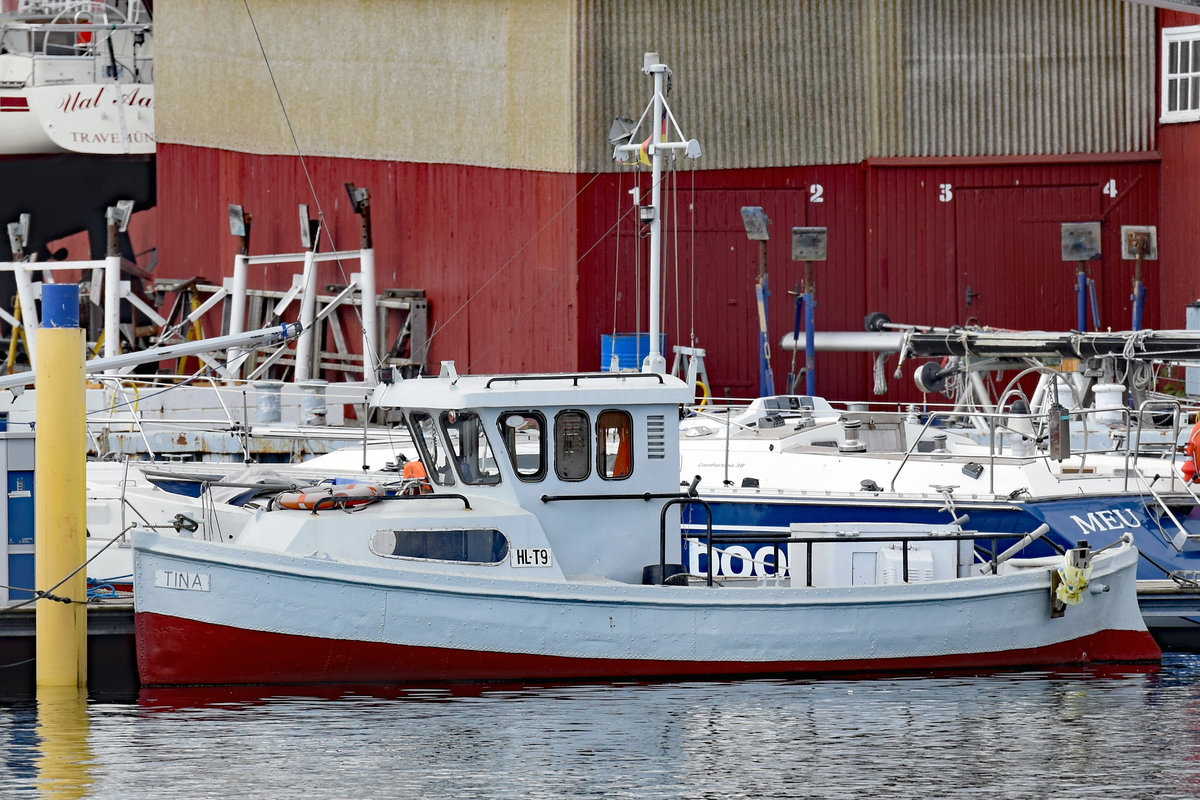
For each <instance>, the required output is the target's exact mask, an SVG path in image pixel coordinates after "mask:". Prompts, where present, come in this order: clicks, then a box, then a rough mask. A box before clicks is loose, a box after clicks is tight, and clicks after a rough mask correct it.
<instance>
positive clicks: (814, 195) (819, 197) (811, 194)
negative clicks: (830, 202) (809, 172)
mask: <svg viewBox="0 0 1200 800" xmlns="http://www.w3.org/2000/svg"><path fill="white" fill-rule="evenodd" d="M808 202H810V203H824V202H825V187H824V186H822V185H821V184H819V183H813V184H809V187H808Z"/></svg>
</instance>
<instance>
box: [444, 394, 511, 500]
mask: <svg viewBox="0 0 1200 800" xmlns="http://www.w3.org/2000/svg"><path fill="white" fill-rule="evenodd" d="M441 420H442V432H443V433H445V434H446V441H447V442H448V443H449V446H450V451H451V455H452V456H453V458H454V466H455V467H456V468H457V469H458V475H459V477H460V478H462V481H463V483H466V484H469V485H472V486H488V485H492V484H496V483H499V482H500V470H499V469H498V468H497V466H496V459H495V458H494V457H493V456H492V447H491V445H490V444H488V438H487V434H486V433H485V432H484V426H483V420H481V419H480V418H479V415H478V414H476V413H475V412H473V411H443V412H442V417H441Z"/></svg>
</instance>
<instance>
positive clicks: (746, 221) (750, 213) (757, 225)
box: [742, 206, 771, 242]
mask: <svg viewBox="0 0 1200 800" xmlns="http://www.w3.org/2000/svg"><path fill="white" fill-rule="evenodd" d="M770 224H771V220H770V218H769V217H767V212H765V211H763V210H762V206H742V225H744V226H745V227H746V238H747V239H749V240H750V241H752V242H765V241H767V240H768V239H770V238H771V234H770V233H769V232H768V231H767V226H768V225H770Z"/></svg>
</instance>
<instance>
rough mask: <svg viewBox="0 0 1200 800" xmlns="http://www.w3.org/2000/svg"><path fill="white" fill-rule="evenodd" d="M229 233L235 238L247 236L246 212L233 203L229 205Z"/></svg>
mask: <svg viewBox="0 0 1200 800" xmlns="http://www.w3.org/2000/svg"><path fill="white" fill-rule="evenodd" d="M229 232H230V233H231V234H233V235H234V236H245V235H246V212H245V210H244V209H243V208H242V207H241V206H239V205H235V204H233V203H230V204H229Z"/></svg>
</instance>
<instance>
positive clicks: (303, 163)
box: [242, 0, 432, 373]
mask: <svg viewBox="0 0 1200 800" xmlns="http://www.w3.org/2000/svg"><path fill="white" fill-rule="evenodd" d="M242 4H243V5H244V6H245V7H246V16H247V18H249V20H250V27H251V28H252V29H253V30H254V39H255V41H257V42H258V50H259V52H260V53H262V57H263V65H264V66H266V68H267V75H268V76H270V78H271V87H272V88H273V89H274V91H275V99H276V100H278V101H279V109H280V110H281V111H282V112H283V120H284V122H285V123H286V124H287V129H288V134H289V135H290V136H291V137H292V145H293V146H294V147H295V148H296V156H297V158H299V160H300V168H301V170H302V171H303V172H304V179H305V181H306V182H307V183H308V191H309V194H311V195H312V199H313V203H314V204H315V205H316V207H317V219H318V221H319V222H320V223H321V232H322V233H324V234H325V240H326V241H327V242H329V247H330V249H331V250H332V251H333V252H334V253H337V251H338V250H337V244H336V243H335V242H334V240H333V234H332V233H331V232H330V230H329V226H328V225H327V224H326V223H325V209H324V208H323V207H322V206H321V199H320V197H318V196H317V187H316V185H315V184H314V183H313V179H312V173H310V172H309V169H308V161H307V160H306V159H305V157H304V152H303V151H302V150H301V149H300V140H299V138H297V136H296V129H295V127H294V126H293V125H292V118H291V115H289V114H288V110H287V104H286V103H284V101H283V93H282V92H280V90H279V82H278V81H277V80H276V79H275V70H273V69H272V68H271V59H270V58H269V57H268V56H267V50H266V47H265V46H264V45H263V40H262V36H261V35H260V34H259V32H258V24H257V23H256V22H255V20H254V14H253V13H252V12H251V11H250V0H242ZM333 261H334V264H336V265H337V270H338V274H339V275H341V278H342V282H343V283H346V284H349V283H350V279H349V276H347V275H346V267H345V264H343V263H342V259H341V257H340V256H335V257H334V259H333ZM317 271H318V265H316V264H314V265H313V271H312V275H311V276H310V278H311V280H313V281H316V280H317ZM307 288H308V287H305V289H306V290H307ZM350 308H351V311H352V312H353V314H354V318H355V320H356V321H357V322H358V327H359V333H361V334H363V335H364V336H365V334H366V324H365V323H364V322H363V318H362V311H361V309H360V308H359V307H358V306H356V305H354V304H351V305H350ZM311 335H313V336H314V337H315V335H316V332H315V331H313V332H311ZM431 338H432V337H431ZM314 344H315V348H314V349H315V350H316V351H317V352H318V353H319V352H320V342H314ZM368 349H369V348H367V347H364V348H363V351H364V352H363V371H364V373H365V372H366V370H367V369H368V368H369V369H371V370H372V371H374V370H376V369H378V367H379V366H381V364H380V361H379V358H378V355H377V354H376V353H368V352H366V351H367V350H368ZM368 359H370V361H371V363H370V364H368V363H367V361H368ZM319 360H320V359H319V358H318V361H319Z"/></svg>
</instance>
